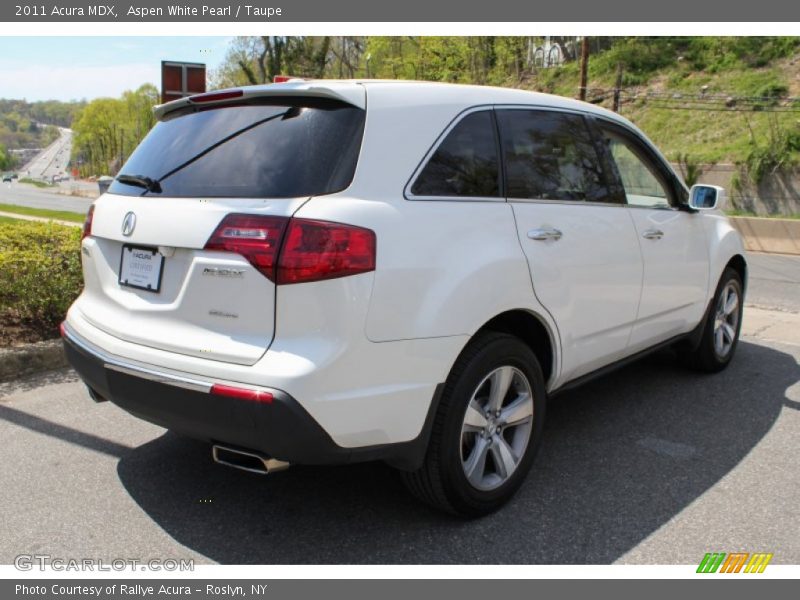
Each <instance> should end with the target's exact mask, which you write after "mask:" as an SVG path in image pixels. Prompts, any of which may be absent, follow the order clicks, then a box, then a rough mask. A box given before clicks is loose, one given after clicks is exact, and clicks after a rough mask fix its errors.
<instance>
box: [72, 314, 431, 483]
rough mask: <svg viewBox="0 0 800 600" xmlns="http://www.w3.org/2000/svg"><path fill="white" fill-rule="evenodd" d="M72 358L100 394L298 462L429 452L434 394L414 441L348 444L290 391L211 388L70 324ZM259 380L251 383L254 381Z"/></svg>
mask: <svg viewBox="0 0 800 600" xmlns="http://www.w3.org/2000/svg"><path fill="white" fill-rule="evenodd" d="M64 348H65V352H66V356H67V360H68V361H69V363H70V364H71V365H72V367H73V368H74V369H75V371H77V372H78V374H79V375H80V377H81V378H82V379H83V381H84V382H85V383H86V385H87V386H88V387H89V388H90V389H91V390H92V391H93V393H94V395H97V396H101V397H102V398H103V399H106V400H110V401H111V402H113V403H114V404H116V405H117V406H119V407H120V408H122V409H124V410H126V411H127V412H129V413H131V414H132V415H134V416H136V417H139V418H141V419H144V420H146V421H150V422H151V423H154V424H156V425H159V426H161V427H165V428H167V429H171V430H173V431H176V432H178V433H181V434H183V435H186V436H188V437H192V438H196V439H200V440H205V441H208V442H212V443H220V444H225V445H228V446H236V447H239V448H242V449H246V450H252V451H257V452H259V453H262V454H265V455H267V456H270V457H273V458H277V459H280V460H283V461H287V462H290V463H295V464H346V463H351V462H362V461H369V460H384V461H387V462H389V463H391V464H393V465H395V466H397V467H399V468H404V469H414V468H416V467H418V466H419V465H420V464H421V463H422V460H423V458H424V454H425V449H426V447H427V442H428V438H429V436H430V428H431V425H432V421H433V415H434V414H435V412H436V406H437V404H438V396H439V394H438V391H439V390H440V388H441V386H440V387H439V388H437V393H436V394H435V397H434V399H433V400H434V401H433V402H431V408H430V410H429V412H428V415H427V418H426V420H425V426H424V427H423V428H422V432H421V433H420V435H419V436H418V437H417V438H416V439H414V440H411V441H408V442H402V443H395V444H383V445H379V446H369V447H357V448H345V447H342V446H339V445H337V444H336V443H335V442H334V441H333V439H332V438H331V436H330V435H328V433H327V432H326V431H325V430H324V429H323V428H322V427H321V426H320V424H319V423H318V422H317V421H316V420H314V418H313V417H312V416H311V415H310V414H309V413H308V412H307V411H306V410H305V409H304V408H303V407H302V406H301V405H300V403H298V402H297V401H296V400H295V399H294V398H292V397H291V396H290V395H289V394H287V393H285V392H283V391H281V390H278V389H272V388H259V389H260V390H261V391H265V392H269V393H270V394H271V395H272V401H271V402H262V401H253V400H245V399H238V398H231V397H227V396H220V395H217V394H213V393H211V387H212V385H213V384H214V383H230V382H215V381H210V380H205V379H203V378H198V377H196V376H194V375H183V374H178V373H175V372H168V371H166V370H161V369H158V368H157V367H153V366H151V365H142V364H140V363H132V362H129V361H126V360H123V359H120V358H118V357H115V356H113V355H109V354H107V353H105V352H103V351H102V350H100V349H98V348H96V347H93V346H92V345H91V344H89V343H88V342H86V341H85V340H83V339H81V338H80V337H79V336H78V335H77V334H75V333H74V332H72V331H70V329H69V328H67V329H66V330H65V332H64ZM250 387H252V386H250Z"/></svg>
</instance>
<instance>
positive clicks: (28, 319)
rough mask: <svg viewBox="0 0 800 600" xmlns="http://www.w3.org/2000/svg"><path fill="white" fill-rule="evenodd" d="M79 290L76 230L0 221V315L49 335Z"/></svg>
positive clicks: (40, 223)
mask: <svg viewBox="0 0 800 600" xmlns="http://www.w3.org/2000/svg"><path fill="white" fill-rule="evenodd" d="M81 289H82V277H81V261H80V228H77V227H66V226H62V225H56V224H54V223H42V222H27V221H16V222H13V223H5V222H4V223H0V315H3V316H10V317H13V318H14V319H17V320H20V321H22V322H25V323H28V324H30V326H32V327H34V328H38V329H41V330H48V331H50V330H53V328H54V327H56V326H57V325H58V323H59V322H60V321H61V320H63V318H64V315H65V314H66V311H67V308H69V305H70V304H71V303H72V302H73V301H74V300H75V298H77V296H78V294H80V292H81Z"/></svg>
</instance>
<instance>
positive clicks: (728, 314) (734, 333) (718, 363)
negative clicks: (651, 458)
mask: <svg viewBox="0 0 800 600" xmlns="http://www.w3.org/2000/svg"><path fill="white" fill-rule="evenodd" d="M742 292H743V286H742V278H741V277H740V276H739V273H737V272H736V271H735V270H733V269H731V268H727V269H725V271H724V272H723V273H722V277H721V278H720V280H719V284H718V285H717V290H716V292H715V294H714V299H713V300H712V304H711V310H709V312H708V315H707V316H706V322H705V325H704V327H703V334H702V337H701V338H700V344H699V345H698V346H697V348H696V349H695V350H694V351H693V352H690V353H689V354H687V355H684V357H683V359H684V362H685V363H686V364H687V365H688V366H689V367H691V368H693V369H696V370H699V371H705V372H708V373H716V372H718V371H721V370H722V369H724V368H725V367H727V366H728V364H729V363H730V362H731V359H732V358H733V355H734V353H735V352H736V346H737V344H738V343H739V332H740V330H741V327H742V308H743V305H744V296H743V293H742Z"/></svg>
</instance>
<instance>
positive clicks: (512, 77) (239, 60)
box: [214, 36, 800, 171]
mask: <svg viewBox="0 0 800 600" xmlns="http://www.w3.org/2000/svg"><path fill="white" fill-rule="evenodd" d="M553 39H556V40H559V41H560V42H561V44H562V45H563V46H564V47H570V48H568V49H569V50H570V52H568V53H569V54H570V55H571V56H570V59H569V60H567V61H566V62H565V63H563V64H562V65H561V66H557V67H551V68H541V67H537V66H536V63H535V62H533V61H531V48H532V47H536V46H541V45H542V44H543V41H544V40H543V39H542V38H530V37H509V36H498V37H477V36H467V37H438V36H430V37H381V36H375V37H285V38H271V37H261V38H256V37H242V38H237V39H236V40H235V41H234V42H233V43H232V44H231V47H230V49H229V53H228V57H227V60H226V62H225V64H224V65H223V66H222V67H221V68H220V69H219V70H218V71H217V72H216V73H215V74H214V77H215V80H214V83H215V85H216V86H217V87H223V86H231V85H243V84H248V83H264V82H268V81H271V79H272V77H273V76H274V75H276V74H280V73H284V74H286V73H289V74H292V75H298V76H308V77H376V78H390V79H424V80H433V81H448V82H456V83H476V84H486V85H501V86H509V87H520V88H524V89H530V90H536V91H544V92H549V93H554V94H560V95H563V96H569V97H577V96H578V92H579V85H580V73H579V63H578V61H577V60H576V58H577V56H576V55H577V54H578V52H577V46H578V44H577V40H576V38H566V37H560V38H559V37H557V36H556V37H554V38H553ZM589 46H590V56H589V81H588V88H590V89H589V94H588V97H587V100H589V101H592V102H595V103H598V104H601V105H603V106H606V107H609V108H610V107H611V106H612V103H613V95H614V94H613V88H615V87H616V82H617V77H618V69H620V68H621V84H622V85H621V91H620V101H621V106H620V112H621V113H622V114H623V115H624V116H626V117H628V118H630V119H631V120H632V121H634V122H635V123H636V124H637V125H639V126H640V127H641V128H642V129H643V130H644V131H645V132H646V133H647V134H648V135H650V136H651V137H652V138H653V140H654V141H655V142H656V143H657V144H658V145H659V146H660V147H661V148H662V149H663V150H664V151H665V153H666V154H667V155H668V157H669V158H670V159H672V160H678V159H679V158H684V159H685V158H686V156H687V155H688V157H689V160H691V161H695V162H712V163H713V162H737V163H751V164H753V165H754V167H755V170H757V171H766V170H769V169H772V168H775V167H776V166H778V167H781V166H783V167H785V166H788V165H790V164H791V163H792V162H796V161H797V159H798V153H799V152H800V125H798V121H799V120H800V100H798V99H797V97H798V96H800V38H798V37H674V36H673V37H618V38H608V37H606V38H602V37H594V38H590V39H589Z"/></svg>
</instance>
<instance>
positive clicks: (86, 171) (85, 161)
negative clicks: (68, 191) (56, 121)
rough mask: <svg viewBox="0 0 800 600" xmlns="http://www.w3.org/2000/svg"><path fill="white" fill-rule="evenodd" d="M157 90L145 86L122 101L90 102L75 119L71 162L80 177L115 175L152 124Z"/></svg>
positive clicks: (148, 85) (99, 100)
mask: <svg viewBox="0 0 800 600" xmlns="http://www.w3.org/2000/svg"><path fill="white" fill-rule="evenodd" d="M158 100H159V96H158V90H156V88H155V87H154V86H152V85H150V84H145V85H143V86H141V87H140V88H139V89H137V90H135V91H127V92H125V93H123V95H122V97H121V98H98V99H97V100H92V101H91V102H89V103H88V104H87V105H86V106H85V107H84V108H83V110H81V112H80V114H79V115H78V117H77V119H76V120H75V122H74V124H73V126H72V129H73V130H74V138H73V149H72V162H73V164H75V165H77V166H78V168H79V170H80V171H81V174H83V175H105V174H108V173H112V174H114V173H116V172H117V171H118V170H119V168H120V167H121V166H122V163H124V162H125V160H126V159H127V158H128V156H130V154H131V153H132V152H133V150H134V149H135V148H136V146H137V145H138V144H139V142H141V141H142V139H143V138H144V136H145V135H147V132H148V131H150V129H151V128H152V127H153V125H155V117H154V116H153V110H152V109H153V106H154V105H155V104H157V103H158Z"/></svg>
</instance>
